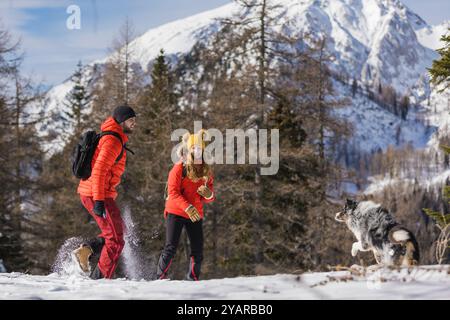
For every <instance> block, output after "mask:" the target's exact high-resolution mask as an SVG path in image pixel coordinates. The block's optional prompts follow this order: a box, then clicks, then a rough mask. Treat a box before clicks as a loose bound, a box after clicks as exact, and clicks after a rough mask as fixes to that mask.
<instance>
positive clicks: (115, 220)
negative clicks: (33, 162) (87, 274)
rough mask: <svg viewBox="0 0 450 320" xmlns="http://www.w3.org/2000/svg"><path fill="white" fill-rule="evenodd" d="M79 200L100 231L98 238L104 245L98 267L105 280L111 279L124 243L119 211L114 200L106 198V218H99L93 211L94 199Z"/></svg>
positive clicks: (82, 197)
mask: <svg viewBox="0 0 450 320" xmlns="http://www.w3.org/2000/svg"><path fill="white" fill-rule="evenodd" d="M80 198H81V203H82V204H83V206H84V207H85V208H86V210H87V211H88V212H89V214H90V215H91V216H92V217H93V218H94V219H95V221H96V222H97V225H98V226H99V228H100V230H101V233H100V234H99V237H102V238H103V239H105V245H104V246H103V249H102V252H101V254H100V260H99V261H98V267H99V269H100V271H101V273H102V275H103V276H104V277H105V278H106V279H111V278H112V276H113V274H114V270H115V269H116V267H117V262H118V261H119V257H120V254H121V253H122V249H123V247H124V245H125V241H124V240H123V231H124V224H123V220H122V217H121V216H120V210H119V208H118V207H117V205H116V202H115V201H114V199H112V198H106V199H105V211H106V218H103V217H99V216H98V215H96V214H95V213H94V211H93V209H94V199H93V198H92V197H86V196H80Z"/></svg>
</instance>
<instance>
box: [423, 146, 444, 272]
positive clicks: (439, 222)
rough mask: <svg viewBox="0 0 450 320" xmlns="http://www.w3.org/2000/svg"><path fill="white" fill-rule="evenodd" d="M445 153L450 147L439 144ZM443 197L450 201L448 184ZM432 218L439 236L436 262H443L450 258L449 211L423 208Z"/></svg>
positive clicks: (436, 244) (436, 247)
mask: <svg viewBox="0 0 450 320" xmlns="http://www.w3.org/2000/svg"><path fill="white" fill-rule="evenodd" d="M441 148H442V150H443V151H444V152H445V154H447V155H448V154H450V148H449V147H447V146H441ZM443 194H444V198H445V200H446V201H447V202H448V203H450V201H449V200H450V185H448V184H447V185H446V186H445V187H444V191H443ZM423 210H424V211H425V213H426V214H427V215H428V216H429V217H430V218H432V219H433V220H434V221H435V223H436V227H437V228H438V229H439V236H438V238H437V239H436V242H435V258H436V261H437V263H439V264H443V263H446V261H448V259H449V258H450V257H449V256H450V250H449V249H450V213H444V212H438V211H434V210H431V209H423Z"/></svg>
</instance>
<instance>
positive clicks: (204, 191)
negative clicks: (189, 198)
mask: <svg viewBox="0 0 450 320" xmlns="http://www.w3.org/2000/svg"><path fill="white" fill-rule="evenodd" d="M197 193H198V194H199V195H201V196H202V197H203V198H205V199H211V198H212V195H213V194H212V191H211V190H209V188H208V187H207V186H205V185H201V186H200V187H198V189H197Z"/></svg>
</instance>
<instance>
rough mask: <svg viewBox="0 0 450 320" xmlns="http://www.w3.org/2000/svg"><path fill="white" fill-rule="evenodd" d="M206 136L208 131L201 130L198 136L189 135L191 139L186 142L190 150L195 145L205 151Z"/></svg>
mask: <svg viewBox="0 0 450 320" xmlns="http://www.w3.org/2000/svg"><path fill="white" fill-rule="evenodd" d="M205 135H206V130H204V129H201V130H200V131H199V132H197V134H191V135H189V138H188V140H187V142H186V144H187V147H188V150H189V149H191V147H192V146H193V145H196V146H199V147H201V148H202V150H205Z"/></svg>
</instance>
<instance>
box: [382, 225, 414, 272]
mask: <svg viewBox="0 0 450 320" xmlns="http://www.w3.org/2000/svg"><path fill="white" fill-rule="evenodd" d="M389 241H390V242H391V243H395V244H400V245H402V246H403V247H404V249H405V254H404V256H403V263H402V264H404V265H407V266H415V265H418V264H419V260H420V252H419V245H418V243H417V240H416V238H415V237H414V235H413V234H412V232H411V231H409V230H407V229H405V228H403V227H401V226H395V227H393V228H392V229H391V230H390V231H389Z"/></svg>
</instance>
